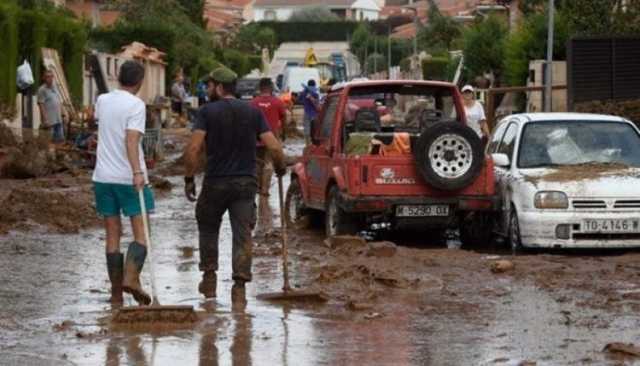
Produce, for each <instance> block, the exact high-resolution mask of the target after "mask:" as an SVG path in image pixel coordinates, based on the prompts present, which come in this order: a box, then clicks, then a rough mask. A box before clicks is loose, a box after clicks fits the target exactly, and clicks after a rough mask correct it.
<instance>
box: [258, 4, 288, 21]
mask: <svg viewBox="0 0 640 366" xmlns="http://www.w3.org/2000/svg"><path fill="white" fill-rule="evenodd" d="M293 10H294V9H293V8H261V7H255V8H254V9H253V20H254V21H256V22H259V21H261V20H268V19H267V18H266V14H265V13H267V12H270V11H273V12H275V13H276V19H273V20H279V21H284V20H287V19H289V17H291V14H293Z"/></svg>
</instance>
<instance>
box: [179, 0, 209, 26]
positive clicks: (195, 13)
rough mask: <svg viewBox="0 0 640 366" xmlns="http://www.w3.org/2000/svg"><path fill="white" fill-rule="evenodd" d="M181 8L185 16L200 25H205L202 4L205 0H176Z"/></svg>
mask: <svg viewBox="0 0 640 366" xmlns="http://www.w3.org/2000/svg"><path fill="white" fill-rule="evenodd" d="M178 2H179V3H180V5H182V8H183V9H184V11H185V12H186V13H187V16H188V17H189V19H190V20H191V22H193V24H196V25H198V26H200V27H203V28H204V27H205V25H206V24H205V21H204V4H205V0H178Z"/></svg>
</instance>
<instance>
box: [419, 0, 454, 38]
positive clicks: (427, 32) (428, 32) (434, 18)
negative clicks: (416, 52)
mask: <svg viewBox="0 0 640 366" xmlns="http://www.w3.org/2000/svg"><path fill="white" fill-rule="evenodd" d="M461 35H462V30H461V27H460V25H459V24H458V23H457V22H456V21H455V20H454V19H453V18H451V17H447V16H444V15H443V14H442V13H441V12H440V9H438V5H437V4H436V3H435V1H434V0H429V15H428V18H427V25H426V26H424V27H420V29H419V30H418V44H419V45H420V48H423V49H427V50H450V49H451V46H452V44H453V43H454V42H455V41H456V40H458V39H459V38H460V36H461Z"/></svg>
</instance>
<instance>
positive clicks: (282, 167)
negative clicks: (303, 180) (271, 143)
mask: <svg viewBox="0 0 640 366" xmlns="http://www.w3.org/2000/svg"><path fill="white" fill-rule="evenodd" d="M274 170H275V172H276V175H277V176H278V177H282V176H284V175H285V174H287V165H286V164H284V162H283V163H282V164H274Z"/></svg>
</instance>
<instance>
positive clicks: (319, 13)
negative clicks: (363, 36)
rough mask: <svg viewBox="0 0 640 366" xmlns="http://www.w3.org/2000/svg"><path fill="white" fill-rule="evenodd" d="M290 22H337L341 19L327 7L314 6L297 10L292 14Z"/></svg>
mask: <svg viewBox="0 0 640 366" xmlns="http://www.w3.org/2000/svg"><path fill="white" fill-rule="evenodd" d="M288 21H290V22H337V21H340V18H339V17H338V16H337V15H335V14H333V13H332V12H331V11H330V10H329V8H327V7H325V6H314V7H310V8H303V9H300V10H296V11H294V12H293V14H291V17H289V19H288Z"/></svg>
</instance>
